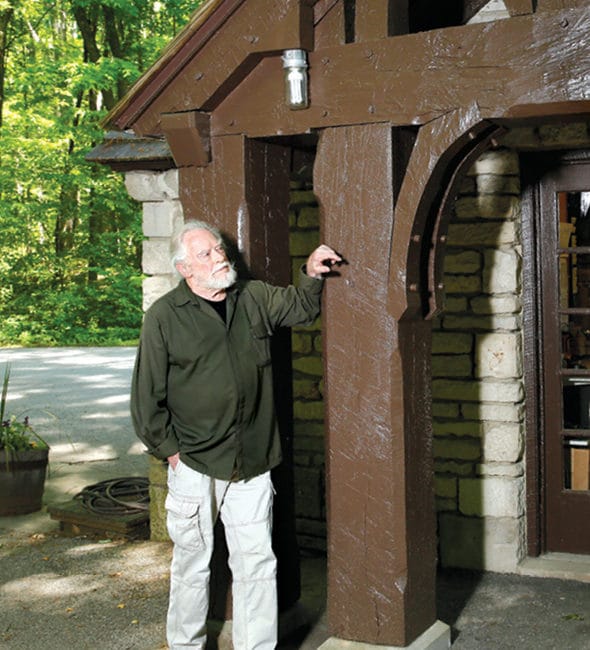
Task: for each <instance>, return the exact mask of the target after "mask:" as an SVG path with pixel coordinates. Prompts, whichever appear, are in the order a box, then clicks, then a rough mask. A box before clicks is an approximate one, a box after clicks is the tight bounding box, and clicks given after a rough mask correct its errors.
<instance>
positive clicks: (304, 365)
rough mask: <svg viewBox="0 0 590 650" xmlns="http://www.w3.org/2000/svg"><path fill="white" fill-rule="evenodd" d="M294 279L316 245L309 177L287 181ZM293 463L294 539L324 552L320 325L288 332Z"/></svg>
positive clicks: (316, 213)
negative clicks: (289, 186) (290, 368)
mask: <svg viewBox="0 0 590 650" xmlns="http://www.w3.org/2000/svg"><path fill="white" fill-rule="evenodd" d="M289 225H290V233H291V235H290V236H291V240H290V248H291V256H292V266H293V278H297V277H298V274H299V268H300V267H301V265H302V264H303V263H304V262H305V260H306V259H307V256H308V255H309V253H311V251H312V250H314V248H316V247H317V246H318V244H319V243H320V242H319V208H318V205H317V200H316V198H315V195H314V193H313V189H312V184H311V178H310V177H309V175H308V174H305V173H304V174H300V175H298V177H294V178H293V180H292V182H291V205H290V211H289ZM292 349H293V416H294V422H293V428H294V434H295V435H294V438H293V460H294V464H295V513H296V518H297V521H296V528H297V538H298V540H299V544H300V546H301V547H302V548H308V549H315V550H322V551H324V550H325V549H326V523H325V522H326V513H325V498H324V494H325V481H324V405H323V399H322V398H323V362H322V356H321V352H322V336H321V322H320V319H318V320H317V321H316V322H315V323H314V324H313V325H312V326H310V327H298V328H293V330H292Z"/></svg>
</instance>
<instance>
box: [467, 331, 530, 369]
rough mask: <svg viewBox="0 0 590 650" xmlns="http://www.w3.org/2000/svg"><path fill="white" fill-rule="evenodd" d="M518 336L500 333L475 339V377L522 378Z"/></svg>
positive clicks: (478, 336)
mask: <svg viewBox="0 0 590 650" xmlns="http://www.w3.org/2000/svg"><path fill="white" fill-rule="evenodd" d="M521 340H522V339H521V336H520V334H516V333H512V332H501V333H497V334H493V333H492V334H479V335H477V336H476V337H475V376H476V377H495V378H497V379H509V378H512V377H522V350H521Z"/></svg>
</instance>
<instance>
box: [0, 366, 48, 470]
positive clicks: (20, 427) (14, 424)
mask: <svg viewBox="0 0 590 650" xmlns="http://www.w3.org/2000/svg"><path fill="white" fill-rule="evenodd" d="M9 382H10V365H9V364H6V366H5V367H4V380H3V382H2V397H0V449H5V450H6V451H7V452H14V451H25V450H27V449H47V448H48V447H49V445H48V444H47V443H46V442H45V440H43V438H41V436H40V435H39V434H38V433H37V432H36V431H35V430H34V429H33V427H32V426H31V425H30V424H29V418H28V417H27V416H25V417H24V418H23V419H22V420H18V419H17V417H16V415H11V416H10V417H6V403H7V399H8V384H9ZM6 460H7V462H8V461H9V455H8V454H7V456H6Z"/></svg>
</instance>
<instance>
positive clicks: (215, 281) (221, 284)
mask: <svg viewBox="0 0 590 650" xmlns="http://www.w3.org/2000/svg"><path fill="white" fill-rule="evenodd" d="M225 267H228V269H229V270H228V271H227V273H225V274H224V275H222V276H220V277H218V278H216V277H215V272H216V271H219V270H220V269H223V268H225ZM237 279H238V274H237V272H236V269H235V268H234V266H233V264H231V263H230V262H222V263H221V264H218V265H217V266H216V267H215V269H213V273H211V275H210V276H209V277H208V278H199V284H200V285H201V286H202V287H203V288H204V289H209V290H213V291H215V290H219V289H229V287H231V286H232V285H233V284H235V282H236V280H237Z"/></svg>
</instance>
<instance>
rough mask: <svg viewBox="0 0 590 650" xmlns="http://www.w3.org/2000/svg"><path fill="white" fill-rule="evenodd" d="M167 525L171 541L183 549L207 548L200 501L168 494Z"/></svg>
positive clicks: (166, 505)
mask: <svg viewBox="0 0 590 650" xmlns="http://www.w3.org/2000/svg"><path fill="white" fill-rule="evenodd" d="M165 507H166V511H167V518H166V524H167V528H168V534H169V535H170V539H171V540H172V541H173V542H174V543H175V544H177V545H178V546H180V547H182V548H186V549H189V550H191V551H198V550H200V549H202V548H203V547H204V546H205V542H204V539H203V532H202V530H201V521H200V509H201V500H200V499H189V498H187V497H185V496H182V497H180V496H178V495H176V494H174V493H173V492H170V491H169V492H168V495H167V496H166V501H165Z"/></svg>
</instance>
